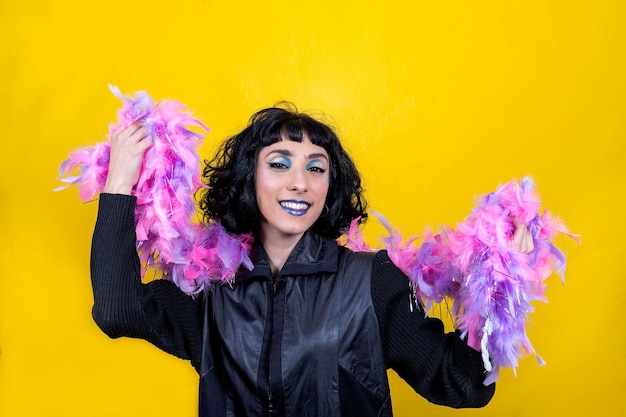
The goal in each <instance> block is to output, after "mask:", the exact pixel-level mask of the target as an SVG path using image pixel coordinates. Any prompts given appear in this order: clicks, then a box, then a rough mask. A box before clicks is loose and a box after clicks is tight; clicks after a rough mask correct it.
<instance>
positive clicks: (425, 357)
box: [372, 251, 495, 408]
mask: <svg viewBox="0 0 626 417" xmlns="http://www.w3.org/2000/svg"><path fill="white" fill-rule="evenodd" d="M372 300H373V303H374V309H375V311H376V315H377V317H378V321H379V324H380V330H381V337H382V343H383V350H384V355H385V361H386V365H387V367H388V368H391V369H393V370H394V371H396V372H397V373H398V375H400V377H402V378H403V379H404V380H405V381H406V382H407V383H408V384H409V385H410V386H411V387H412V388H413V389H414V390H415V391H416V392H417V393H419V394H420V395H422V396H423V397H424V398H426V399H427V400H429V401H431V402H433V403H436V404H442V405H447V406H450V407H455V408H461V407H482V406H484V405H486V404H487V403H488V402H489V401H490V400H491V398H492V397H493V394H494V392H495V384H492V385H490V386H487V387H485V386H484V385H483V381H484V378H485V375H484V372H485V370H484V367H483V362H482V358H481V356H480V353H479V352H476V351H475V350H474V349H472V348H470V347H469V346H467V344H466V343H465V341H463V340H461V338H460V337H459V334H458V333H456V332H453V333H447V334H446V333H444V328H443V323H442V322H441V321H440V320H438V319H434V318H428V317H425V314H424V311H423V309H422V308H421V307H420V306H419V305H416V304H415V300H414V299H413V297H412V290H411V289H410V287H409V280H408V278H407V277H406V275H404V273H403V272H402V271H400V270H399V269H398V268H397V267H396V266H395V265H394V264H393V263H392V262H391V260H390V259H389V256H388V255H387V252H386V251H380V252H378V254H377V255H376V257H375V259H374V266H373V269H372ZM411 307H413V308H411Z"/></svg>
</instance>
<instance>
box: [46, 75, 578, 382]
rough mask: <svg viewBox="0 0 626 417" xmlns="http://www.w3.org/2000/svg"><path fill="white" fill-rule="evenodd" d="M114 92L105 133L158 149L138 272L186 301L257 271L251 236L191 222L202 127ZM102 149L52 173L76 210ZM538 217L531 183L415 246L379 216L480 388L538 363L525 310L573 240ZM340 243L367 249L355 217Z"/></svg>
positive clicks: (92, 187)
mask: <svg viewBox="0 0 626 417" xmlns="http://www.w3.org/2000/svg"><path fill="white" fill-rule="evenodd" d="M110 88H111V90H112V92H113V94H114V95H115V96H117V97H118V98H120V99H121V100H122V101H123V105H122V108H121V110H120V111H119V112H118V121H117V123H114V124H111V126H110V127H109V132H110V133H109V135H110V134H112V132H114V131H115V130H117V129H120V128H124V127H126V126H129V125H130V124H132V123H134V122H135V121H137V120H141V121H142V123H144V124H145V125H146V126H149V127H150V129H151V132H152V138H153V143H154V145H153V146H152V147H151V148H150V149H148V150H147V151H146V153H145V155H144V161H143V163H144V165H143V168H142V171H141V174H140V178H139V181H138V183H137V185H136V187H135V188H134V190H133V195H135V196H136V197H137V205H136V209H135V222H136V232H137V251H138V253H139V256H140V259H141V260H142V261H143V262H144V265H145V266H146V267H152V268H157V269H160V270H161V271H162V272H163V277H164V278H165V279H170V280H172V281H173V282H174V283H175V284H176V285H177V286H178V287H179V288H180V289H181V290H182V291H183V292H185V293H187V294H190V295H193V294H196V293H197V292H199V291H201V290H202V289H203V288H206V287H210V286H212V285H216V284H228V283H229V282H230V281H231V279H232V277H233V276H234V274H235V273H236V272H237V270H238V269H239V268H240V267H241V266H244V267H246V268H248V269H252V267H253V266H252V262H251V261H250V258H249V257H248V251H249V249H250V245H251V243H252V236H251V235H240V236H236V235H231V234H229V233H227V232H226V231H225V230H224V228H223V227H222V226H221V225H220V224H219V223H211V224H209V225H203V224H200V223H196V222H194V219H195V217H196V209H195V204H194V200H193V195H194V193H195V191H196V190H197V189H198V188H199V187H202V186H203V185H202V183H201V182H200V179H199V157H198V153H197V148H198V146H199V145H200V143H201V141H202V137H203V136H202V135H201V134H198V133H195V132H193V131H191V130H190V129H188V128H187V126H192V127H193V126H195V127H199V128H201V129H203V130H205V131H207V130H208V129H207V128H206V126H204V125H203V124H202V123H201V122H200V121H198V120H197V119H195V118H193V117H192V116H191V115H190V113H189V112H188V111H187V109H186V108H185V107H184V106H183V105H182V104H180V103H179V102H177V101H173V100H167V101H161V102H159V103H158V104H156V105H155V104H154V102H153V100H152V99H151V98H150V96H148V94H146V93H145V92H138V93H137V94H136V96H135V97H134V98H129V97H126V96H124V95H122V94H121V93H120V91H119V89H117V88H116V87H110ZM109 151H110V143H109V142H108V141H107V142H103V143H99V144H97V145H95V146H93V147H89V148H83V149H78V150H76V151H74V152H72V153H71V154H70V155H69V158H68V159H67V160H66V161H64V162H63V163H62V164H61V167H60V170H59V179H60V180H61V181H63V182H65V183H67V185H66V186H63V187H59V188H58V189H63V188H66V187H68V186H70V185H77V186H78V187H79V189H80V191H79V197H80V198H81V199H82V200H83V201H89V200H91V199H93V198H94V196H95V195H96V194H97V193H99V192H101V191H102V189H103V188H104V184H105V182H106V176H107V172H108V163H109ZM76 170H78V173H77V174H76V175H71V173H72V172H74V171H76ZM58 189H57V190H58ZM538 210H539V199H538V198H537V195H536V193H535V191H534V183H533V181H532V180H531V179H530V178H525V179H523V180H522V181H521V182H517V181H512V182H509V183H507V184H505V185H502V186H500V187H498V189H497V190H496V191H495V192H493V193H491V194H487V195H486V196H484V197H483V198H481V199H480V200H479V202H478V204H477V206H476V208H475V209H474V210H473V211H472V212H471V214H470V215H469V216H468V217H467V218H466V219H465V220H464V221H463V222H462V223H459V224H458V225H457V229H456V230H455V229H453V228H450V227H445V228H442V230H441V233H438V234H433V233H432V232H427V233H426V234H425V235H424V236H422V237H421V238H420V239H418V238H411V239H408V240H403V238H402V236H401V235H400V234H399V233H398V232H397V231H396V230H394V228H393V227H391V226H390V225H389V223H388V222H387V220H386V219H385V218H384V217H383V216H381V215H379V214H376V213H374V214H375V216H376V217H377V218H378V219H379V220H380V221H381V222H382V223H383V225H384V226H385V227H386V228H387V230H388V231H389V236H388V237H386V238H385V239H384V240H383V243H384V246H385V249H387V251H388V253H389V256H390V258H391V260H392V261H393V262H394V264H396V265H397V266H398V267H399V268H400V269H401V270H402V271H403V272H404V273H405V274H406V275H407V276H408V277H409V279H410V280H411V282H412V286H413V288H414V289H415V295H416V297H417V298H418V299H419V300H420V301H421V303H422V304H423V305H424V307H425V309H426V311H429V309H430V307H431V306H432V305H433V304H434V303H441V302H443V301H444V300H451V301H452V307H451V313H452V315H453V317H454V321H455V327H456V328H457V329H458V330H460V331H461V332H462V334H463V336H464V337H466V338H467V342H468V344H469V345H470V346H472V347H473V348H475V349H476V350H479V351H481V352H482V356H483V362H484V364H485V368H486V370H487V377H486V379H485V384H490V383H491V382H493V381H495V380H496V379H497V378H498V371H499V369H500V368H501V367H504V368H506V367H513V368H514V369H515V368H516V367H517V365H518V358H519V357H521V356H523V355H525V354H530V353H535V351H534V349H533V347H532V345H531V344H530V341H529V340H528V337H527V335H526V331H525V326H526V322H527V317H528V314H529V313H531V312H532V311H533V307H532V305H531V302H532V301H534V300H541V301H545V295H544V285H545V284H544V280H545V279H546V278H547V277H548V276H550V275H551V274H552V273H553V272H557V273H559V274H560V275H561V276H562V277H563V273H564V270H565V258H564V256H563V254H562V253H561V251H560V250H559V249H558V248H557V247H556V246H555V245H554V244H553V243H552V241H553V240H554V238H555V237H556V236H557V235H558V234H559V233H565V234H568V235H569V236H571V237H573V238H574V239H576V238H575V237H574V236H573V235H571V234H569V233H568V232H567V229H566V227H565V226H564V225H563V224H562V223H561V222H560V221H559V220H558V219H556V218H554V217H552V216H550V215H549V214H548V213H547V212H546V211H544V212H543V213H542V214H539V211H538ZM522 223H523V224H525V225H526V226H527V227H528V229H529V231H530V232H531V234H532V237H533V240H534V245H535V250H534V251H533V252H532V253H530V254H525V253H521V252H520V251H518V250H517V249H516V248H515V247H514V246H513V245H511V243H510V242H511V239H512V235H513V232H514V229H515V226H514V225H516V224H522ZM420 240H421V243H419V241H420ZM339 243H340V244H344V245H346V246H348V247H350V248H351V249H352V250H354V251H370V250H372V249H371V248H370V246H369V245H368V244H367V243H365V241H364V240H363V238H362V235H361V231H360V230H359V228H358V219H355V220H354V221H353V222H352V225H351V227H350V230H349V231H348V233H347V235H346V236H344V237H342V238H341V239H340V240H339ZM374 250H377V249H374ZM143 271H144V272H145V269H144V270H143ZM535 354H536V353H535ZM537 358H538V360H539V361H540V363H543V361H542V360H541V358H540V357H539V356H537Z"/></svg>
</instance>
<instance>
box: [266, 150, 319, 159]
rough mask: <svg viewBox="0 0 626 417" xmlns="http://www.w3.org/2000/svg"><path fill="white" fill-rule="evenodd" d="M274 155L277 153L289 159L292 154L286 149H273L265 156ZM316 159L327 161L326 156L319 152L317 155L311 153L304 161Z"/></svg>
mask: <svg viewBox="0 0 626 417" xmlns="http://www.w3.org/2000/svg"><path fill="white" fill-rule="evenodd" d="M275 153H277V154H279V155H283V156H288V157H290V158H293V152H291V151H290V150H288V149H273V150H271V151H270V152H269V153H268V154H267V156H270V155H272V154H275ZM318 158H323V159H325V160H326V161H328V157H327V156H326V154H323V153H321V152H319V153H312V154H309V155H306V159H318Z"/></svg>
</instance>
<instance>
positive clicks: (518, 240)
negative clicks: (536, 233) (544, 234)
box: [511, 223, 535, 253]
mask: <svg viewBox="0 0 626 417" xmlns="http://www.w3.org/2000/svg"><path fill="white" fill-rule="evenodd" d="M511 245H512V246H515V248H516V249H517V250H519V251H520V252H523V253H530V252H532V251H533V250H535V242H534V241H533V235H532V234H531V233H530V231H529V230H528V227H526V225H525V224H524V223H515V232H514V233H513V239H512V240H511Z"/></svg>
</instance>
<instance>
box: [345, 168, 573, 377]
mask: <svg viewBox="0 0 626 417" xmlns="http://www.w3.org/2000/svg"><path fill="white" fill-rule="evenodd" d="M373 214H374V215H375V216H376V217H377V218H378V219H379V220H380V221H381V223H382V224H383V225H384V226H385V228H386V229H387V230H388V232H389V236H388V237H386V238H385V239H384V243H385V246H386V249H387V250H388V253H389V257H390V259H391V260H392V262H393V263H394V264H395V265H396V266H398V268H400V269H401V270H402V271H403V272H404V273H405V274H406V275H407V276H408V277H409V279H410V280H411V282H412V283H413V287H414V289H415V295H416V297H417V298H418V299H419V300H420V301H421V303H422V304H423V305H424V307H425V310H426V311H429V310H430V308H431V307H432V305H433V304H434V303H442V302H443V301H444V300H450V301H451V303H452V306H451V308H450V310H451V313H452V317H453V319H454V323H455V328H456V329H457V330H460V331H461V332H462V336H463V337H466V338H467V343H468V345H470V346H471V347H473V348H474V349H476V350H478V351H480V352H481V353H482V358H483V362H484V365H485V369H486V370H487V376H486V378H485V381H484V382H485V385H488V384H490V383H492V382H494V381H495V380H497V379H498V373H499V369H500V368H507V367H512V368H513V369H514V370H515V368H516V367H517V366H518V359H519V358H520V357H521V356H524V355H526V354H531V353H534V354H535V355H536V357H537V359H538V361H539V363H540V364H543V363H544V362H543V360H542V359H541V357H539V355H537V354H536V352H535V350H534V348H533V347H532V345H531V343H530V341H529V339H528V336H527V334H526V328H525V327H526V323H527V318H528V315H529V313H531V312H532V311H533V306H532V304H531V302H532V301H534V300H540V301H546V298H545V283H544V281H545V279H546V278H548V276H550V275H551V274H552V273H554V272H556V273H558V274H560V275H561V279H562V281H563V282H565V281H564V273H565V257H564V256H563V254H562V253H561V251H560V250H559V249H558V248H557V247H556V246H555V245H554V244H553V239H554V238H555V237H556V236H557V235H558V234H559V233H564V234H566V235H568V236H570V237H572V238H573V239H574V240H576V241H578V239H577V238H576V237H575V236H574V235H571V234H570V233H569V232H568V231H567V228H566V227H565V226H564V224H563V223H562V222H561V221H559V220H558V219H557V218H555V217H553V216H551V215H550V214H549V213H548V212H547V211H544V212H543V213H541V214H540V213H539V199H538V197H537V194H536V193H535V185H534V183H533V181H532V180H531V179H530V178H524V179H522V181H521V182H518V181H511V182H509V183H507V184H504V185H502V186H500V187H498V189H497V190H496V191H495V192H493V193H490V194H487V195H485V196H484V197H482V198H481V199H480V200H479V202H478V204H477V206H476V207H475V208H474V210H473V211H472V212H471V214H470V215H469V216H468V217H467V218H466V219H465V220H464V221H463V222H461V223H459V224H458V225H457V229H456V230H454V229H453V228H450V227H444V228H442V231H441V233H439V234H433V233H432V232H430V231H429V232H427V233H426V234H425V235H424V236H423V237H422V242H421V243H420V244H418V243H417V241H418V239H417V238H410V239H408V240H406V241H403V238H402V236H401V235H400V234H399V233H398V232H397V231H396V230H394V228H393V227H391V226H390V225H389V223H388V222H387V220H386V219H385V218H384V217H383V216H381V215H380V214H376V213H373ZM520 224H524V225H526V226H527V228H528V230H529V232H530V233H531V235H532V238H533V242H534V246H535V248H534V250H533V251H532V252H531V253H528V254H527V253H522V252H520V251H519V250H518V249H517V248H516V247H515V246H514V245H513V244H512V243H511V242H512V239H513V233H514V231H515V225H520ZM357 227H358V226H357V223H356V222H353V224H352V226H351V228H350V229H351V230H350V232H349V233H348V239H347V241H346V242H345V244H346V245H347V246H349V247H350V248H353V250H369V248H368V246H367V244H364V242H363V239H362V238H361V237H360V234H359V231H358V230H356V228H357Z"/></svg>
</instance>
